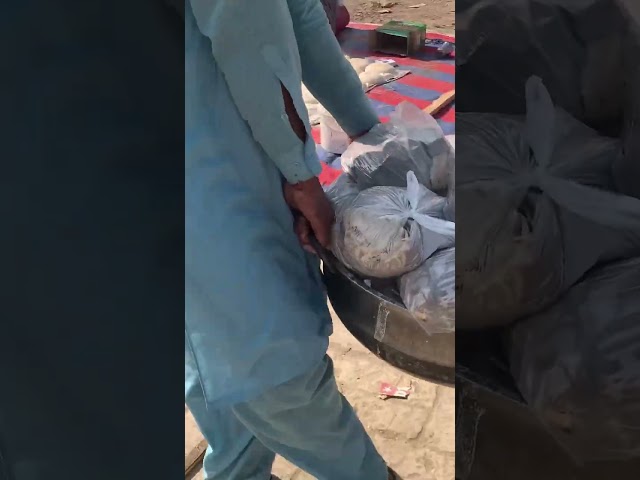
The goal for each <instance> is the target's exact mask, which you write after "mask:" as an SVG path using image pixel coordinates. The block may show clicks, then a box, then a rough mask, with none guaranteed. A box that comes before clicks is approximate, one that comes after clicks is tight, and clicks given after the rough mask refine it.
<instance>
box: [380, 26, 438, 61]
mask: <svg viewBox="0 0 640 480" xmlns="http://www.w3.org/2000/svg"><path fill="white" fill-rule="evenodd" d="M370 35H371V36H370V37H369V46H370V48H371V50H373V51H375V52H380V53H386V54H389V55H400V56H403V57H408V56H411V55H414V54H415V53H417V52H419V51H420V50H422V48H423V47H424V43H425V39H426V36H427V26H426V25H425V24H424V23H419V22H400V21H396V20H392V21H390V22H387V23H385V24H384V25H382V26H380V27H378V28H376V29H375V30H373V31H372V32H371V34H370Z"/></svg>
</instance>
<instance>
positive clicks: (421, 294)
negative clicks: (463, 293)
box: [327, 103, 455, 334]
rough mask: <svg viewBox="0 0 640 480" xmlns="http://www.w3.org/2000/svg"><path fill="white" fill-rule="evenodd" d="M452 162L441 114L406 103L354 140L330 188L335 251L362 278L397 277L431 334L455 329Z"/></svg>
mask: <svg viewBox="0 0 640 480" xmlns="http://www.w3.org/2000/svg"><path fill="white" fill-rule="evenodd" d="M454 163H455V154H454V150H453V148H452V146H451V144H450V143H449V142H448V141H447V140H446V139H445V137H444V134H443V132H442V129H441V128H440V127H439V125H438V124H437V122H436V121H435V120H434V119H433V118H432V117H431V116H430V115H428V114H427V113H425V112H423V111H422V110H420V109H419V108H417V107H415V106H413V105H411V104H409V103H403V104H400V105H399V106H398V107H397V109H396V111H395V112H394V113H393V114H392V115H391V118H390V122H389V123H387V124H384V125H382V124H381V125H378V126H377V127H375V128H374V129H372V130H371V131H370V132H369V133H368V134H366V135H364V136H363V137H361V138H360V139H358V140H357V141H355V142H353V143H352V144H351V145H350V146H349V148H348V149H347V150H346V151H345V153H344V154H343V156H342V165H343V169H344V171H345V174H343V175H342V176H341V177H340V178H338V180H337V181H336V182H335V183H334V184H333V185H331V186H330V187H329V189H328V190H327V195H328V197H329V198H330V199H331V200H332V202H333V204H334V207H335V210H336V225H335V229H334V234H333V252H334V254H335V256H336V258H337V259H338V260H339V261H341V262H342V263H343V264H344V265H345V266H346V267H347V268H349V269H350V270H352V271H353V272H355V273H357V274H358V275H359V276H361V277H362V278H363V279H395V280H396V281H397V283H398V286H399V291H400V292H399V293H400V296H401V298H402V300H403V302H404V304H405V305H406V306H407V308H408V309H409V311H410V312H411V313H412V314H413V316H414V318H416V320H417V321H418V322H419V323H420V325H422V326H423V328H424V329H425V331H427V333H429V334H435V333H450V332H452V331H454V330H455V289H454V288H455V285H454V283H455V282H454V279H455V248H454V246H455V224H454V223H453V222H452V221H450V220H449V218H455V213H454V209H455V200H454V188H453V185H454V183H455V178H454V176H455V168H454Z"/></svg>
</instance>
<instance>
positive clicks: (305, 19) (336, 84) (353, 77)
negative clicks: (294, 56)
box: [287, 0, 378, 138]
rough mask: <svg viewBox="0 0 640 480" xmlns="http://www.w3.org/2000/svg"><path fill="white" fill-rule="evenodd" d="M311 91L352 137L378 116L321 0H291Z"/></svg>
mask: <svg viewBox="0 0 640 480" xmlns="http://www.w3.org/2000/svg"><path fill="white" fill-rule="evenodd" d="M287 3H288V5H289V11H290V12H291V18H292V20H293V27H294V31H295V35H296V42H297V44H298V50H299V53H300V61H301V64H302V78H303V80H304V83H305V85H306V86H307V88H309V91H310V92H311V93H312V94H313V95H314V96H315V97H316V98H317V99H318V100H319V101H320V103H321V104H322V105H323V106H324V107H325V108H326V109H327V110H328V111H329V112H330V113H331V114H332V115H333V116H334V117H335V119H336V120H337V121H338V123H339V124H340V126H342V128H344V130H345V131H346V133H347V134H348V135H349V136H350V137H352V138H353V137H356V136H358V135H360V134H362V133H365V132H366V131H368V130H369V129H370V128H372V127H373V126H374V125H375V124H376V123H378V116H377V115H376V113H375V111H374V110H373V107H372V106H371V104H370V102H369V100H368V98H367V97H366V95H365V94H364V92H363V91H362V84H361V82H360V79H359V78H358V75H357V74H356V73H355V71H354V70H353V68H352V67H351V65H350V64H349V62H348V61H347V60H346V59H345V58H344V54H343V53H342V50H341V49H340V45H339V44H338V41H337V40H336V38H335V36H334V35H333V32H332V31H331V29H330V28H329V23H328V20H327V18H326V14H325V11H324V9H323V8H322V3H321V2H320V1H319V0H287Z"/></svg>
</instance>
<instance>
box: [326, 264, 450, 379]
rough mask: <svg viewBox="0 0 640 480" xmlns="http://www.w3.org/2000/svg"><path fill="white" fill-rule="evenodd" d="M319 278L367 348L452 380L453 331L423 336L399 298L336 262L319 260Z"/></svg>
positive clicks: (423, 373)
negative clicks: (321, 267)
mask: <svg viewBox="0 0 640 480" xmlns="http://www.w3.org/2000/svg"><path fill="white" fill-rule="evenodd" d="M328 264H329V265H328ZM324 280H325V284H326V286H327V293H328V295H329V300H330V301H331V304H332V306H333V309H334V310H335V312H336V313H337V315H338V317H339V318H340V320H342V323H344V325H345V326H346V327H347V329H348V330H349V332H351V334H352V335H353V336H354V337H355V338H356V339H358V340H359V341H360V342H361V343H362V344H363V345H364V346H365V347H367V348H368V349H369V350H370V351H371V352H373V353H374V354H375V355H377V356H378V357H380V358H381V359H383V360H384V361H386V362H388V363H390V364H391V365H393V366H395V367H397V368H399V369H401V370H404V371H406V372H408V373H410V374H412V375H415V376H417V377H420V378H422V379H424V380H428V381H430V382H434V383H439V384H443V385H448V386H452V385H453V384H454V383H455V359H456V353H455V334H454V333H451V334H441V335H431V336H429V335H427V334H426V332H425V331H424V330H423V329H422V328H421V327H420V325H418V323H417V322H416V320H414V319H413V318H412V317H411V315H410V314H409V312H408V311H407V309H406V308H405V307H404V305H402V303H401V302H400V301H399V300H397V299H394V298H391V297H389V296H385V295H384V294H382V293H379V292H377V291H375V290H373V289H372V288H370V287H369V286H367V285H366V284H365V283H364V282H363V281H362V280H360V279H359V278H357V277H356V276H355V275H353V274H352V273H351V272H349V271H348V270H347V269H346V268H345V267H343V266H342V265H340V264H338V263H337V262H334V261H330V262H327V261H326V260H325V266H324Z"/></svg>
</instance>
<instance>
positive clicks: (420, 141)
mask: <svg viewBox="0 0 640 480" xmlns="http://www.w3.org/2000/svg"><path fill="white" fill-rule="evenodd" d="M454 162H455V154H454V151H453V148H452V147H451V145H450V144H449V142H448V141H447V140H446V139H445V137H444V133H443V132H442V128H440V125H438V122H437V121H436V120H435V119H434V118H433V117H432V116H431V115H429V114H428V113H426V112H424V111H422V110H421V109H419V108H418V107H416V106H415V105H412V104H410V103H408V102H403V103H401V104H400V105H398V107H397V108H396V110H395V111H394V112H393V113H392V114H391V116H390V120H389V122H388V123H386V124H379V125H376V126H375V127H374V128H373V129H371V131H370V132H368V133H367V134H365V135H363V136H362V137H360V138H359V139H358V140H356V141H354V142H353V143H351V145H350V146H349V148H347V150H346V151H345V152H344V153H343V154H342V167H343V169H344V171H345V172H347V173H348V174H349V175H350V176H351V177H353V179H354V180H355V181H356V183H357V184H358V186H359V187H360V189H361V190H364V189H366V188H370V187H380V186H385V187H404V186H405V182H406V178H407V172H410V171H412V172H414V173H415V175H416V178H417V179H418V182H419V183H420V184H422V185H424V186H425V187H427V188H428V189H429V190H432V191H433V192H435V193H437V194H439V195H446V193H447V189H448V187H449V178H450V174H449V172H450V170H451V168H452V166H453V163H454Z"/></svg>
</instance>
